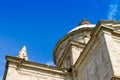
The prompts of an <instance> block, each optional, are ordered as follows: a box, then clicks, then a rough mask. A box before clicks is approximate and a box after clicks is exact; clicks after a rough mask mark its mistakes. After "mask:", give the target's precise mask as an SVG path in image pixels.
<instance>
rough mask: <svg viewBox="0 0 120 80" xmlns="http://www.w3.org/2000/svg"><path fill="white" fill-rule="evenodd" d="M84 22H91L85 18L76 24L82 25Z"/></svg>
mask: <svg viewBox="0 0 120 80" xmlns="http://www.w3.org/2000/svg"><path fill="white" fill-rule="evenodd" d="M84 24H91V22H90V21H89V20H87V19H82V20H81V21H80V23H79V24H78V26H80V25H84Z"/></svg>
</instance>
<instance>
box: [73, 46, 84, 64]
mask: <svg viewBox="0 0 120 80" xmlns="http://www.w3.org/2000/svg"><path fill="white" fill-rule="evenodd" d="M82 50H83V48H82V47H78V46H75V45H72V46H71V64H72V65H74V64H75V63H76V61H77V59H78V57H79V56H80V54H81V52H82Z"/></svg>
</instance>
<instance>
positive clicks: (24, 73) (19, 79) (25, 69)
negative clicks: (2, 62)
mask: <svg viewBox="0 0 120 80" xmlns="http://www.w3.org/2000/svg"><path fill="white" fill-rule="evenodd" d="M8 62H9V63H8V64H7V69H6V70H7V72H6V73H5V76H4V79H3V80H71V77H70V76H69V74H67V73H66V72H64V71H62V70H57V69H54V68H53V69H52V68H51V67H49V66H48V67H45V66H40V65H39V66H38V65H34V64H33V63H30V64H24V63H20V64H19V63H17V62H11V61H8ZM18 62H19V61H18Z"/></svg>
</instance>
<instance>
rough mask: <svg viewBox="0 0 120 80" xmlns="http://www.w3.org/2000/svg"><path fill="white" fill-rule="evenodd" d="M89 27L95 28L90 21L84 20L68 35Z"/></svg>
mask: <svg viewBox="0 0 120 80" xmlns="http://www.w3.org/2000/svg"><path fill="white" fill-rule="evenodd" d="M87 27H88V28H93V27H95V24H91V22H90V21H89V20H87V19H83V20H81V21H80V23H79V24H78V26H77V27H75V28H73V29H72V30H70V31H69V32H68V33H70V32H73V31H76V30H78V29H80V28H87Z"/></svg>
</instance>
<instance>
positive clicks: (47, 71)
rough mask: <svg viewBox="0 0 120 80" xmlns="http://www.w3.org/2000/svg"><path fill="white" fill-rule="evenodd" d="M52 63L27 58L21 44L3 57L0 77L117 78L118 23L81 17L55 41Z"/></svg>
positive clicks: (119, 78) (119, 55) (8, 79)
mask: <svg viewBox="0 0 120 80" xmlns="http://www.w3.org/2000/svg"><path fill="white" fill-rule="evenodd" d="M53 57H54V62H55V64H56V66H48V65H44V64H39V63H35V62H31V61H29V60H28V57H27V52H26V48H25V46H24V47H23V48H22V50H21V51H20V52H19V54H18V56H17V57H13V56H6V70H5V73H4V77H3V80H120V22H119V21H112V20H101V21H99V22H98V23H97V24H96V25H94V24H91V23H90V21H88V20H82V21H81V22H80V23H79V24H78V26H77V27H76V28H74V29H72V30H71V31H69V32H68V33H67V34H66V35H65V36H64V37H63V38H62V39H60V40H59V41H58V43H57V44H56V47H55V49H54V51H53Z"/></svg>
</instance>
